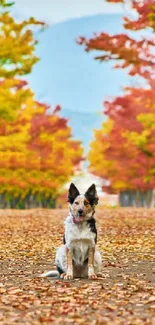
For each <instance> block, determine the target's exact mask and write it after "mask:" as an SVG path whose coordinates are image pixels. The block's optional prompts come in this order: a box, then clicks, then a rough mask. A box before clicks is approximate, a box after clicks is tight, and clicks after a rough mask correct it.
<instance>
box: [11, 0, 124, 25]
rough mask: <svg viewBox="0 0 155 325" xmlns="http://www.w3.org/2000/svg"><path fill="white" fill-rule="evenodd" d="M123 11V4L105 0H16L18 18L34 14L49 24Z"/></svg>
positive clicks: (15, 9)
mask: <svg viewBox="0 0 155 325" xmlns="http://www.w3.org/2000/svg"><path fill="white" fill-rule="evenodd" d="M122 12H123V8H122V5H121V4H108V3H107V2H106V1H105V0H16V1H15V6H14V15H15V16H16V18H19V19H23V18H26V17H30V16H34V17H35V18H36V19H40V20H44V21H46V22H47V23H49V24H55V23H58V22H62V21H65V20H67V19H73V18H78V17H82V16H89V15H95V14H102V13H122Z"/></svg>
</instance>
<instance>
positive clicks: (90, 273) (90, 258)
mask: <svg viewBox="0 0 155 325" xmlns="http://www.w3.org/2000/svg"><path fill="white" fill-rule="evenodd" d="M94 255H95V247H91V248H90V249H89V256H88V278H89V279H96V278H97V275H96V274H95V272H94Z"/></svg>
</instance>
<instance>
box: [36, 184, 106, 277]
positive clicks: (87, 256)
mask: <svg viewBox="0 0 155 325" xmlns="http://www.w3.org/2000/svg"><path fill="white" fill-rule="evenodd" d="M68 202H69V214H68V217H67V218H66V220H65V233H64V245H62V246H61V247H60V248H58V250H57V253H56V259H55V263H56V267H57V271H49V272H46V273H44V274H42V277H46V276H53V277H61V278H64V279H73V278H89V279H95V278H96V277H97V274H98V273H99V272H100V268H101V255H100V253H99V251H98V250H97V249H96V243H97V229H96V223H95V219H94V213H95V205H96V204H97V203H98V197H97V192H96V187H95V185H94V184H92V185H91V186H90V187H89V188H88V190H87V191H86V193H85V194H84V195H80V193H79V191H78V189H77V188H76V186H75V185H74V184H73V183H72V184H71V185H70V188H69V193H68Z"/></svg>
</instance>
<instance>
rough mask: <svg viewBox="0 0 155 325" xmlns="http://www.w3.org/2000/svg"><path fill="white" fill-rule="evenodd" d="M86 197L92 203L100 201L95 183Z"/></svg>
mask: <svg viewBox="0 0 155 325" xmlns="http://www.w3.org/2000/svg"><path fill="white" fill-rule="evenodd" d="M85 197H86V199H87V200H88V201H89V202H90V204H91V205H94V204H95V205H96V204H97V203H98V196H97V191H96V186H95V184H92V185H91V186H90V187H89V188H88V190H87V191H86V193H85Z"/></svg>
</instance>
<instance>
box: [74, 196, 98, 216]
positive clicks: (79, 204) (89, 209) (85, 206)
mask: <svg viewBox="0 0 155 325" xmlns="http://www.w3.org/2000/svg"><path fill="white" fill-rule="evenodd" d="M79 209H82V210H83V217H84V220H88V214H91V213H92V214H93V213H94V207H93V206H91V205H90V203H89V201H88V200H87V199H86V198H85V196H84V195H79V196H77V197H76V199H75V201H74V202H73V204H72V205H71V206H70V210H71V212H72V215H73V216H76V215H77V216H78V210H79ZM92 214H91V215H90V216H89V218H90V217H92Z"/></svg>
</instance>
